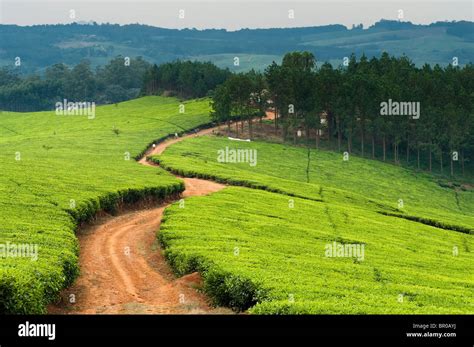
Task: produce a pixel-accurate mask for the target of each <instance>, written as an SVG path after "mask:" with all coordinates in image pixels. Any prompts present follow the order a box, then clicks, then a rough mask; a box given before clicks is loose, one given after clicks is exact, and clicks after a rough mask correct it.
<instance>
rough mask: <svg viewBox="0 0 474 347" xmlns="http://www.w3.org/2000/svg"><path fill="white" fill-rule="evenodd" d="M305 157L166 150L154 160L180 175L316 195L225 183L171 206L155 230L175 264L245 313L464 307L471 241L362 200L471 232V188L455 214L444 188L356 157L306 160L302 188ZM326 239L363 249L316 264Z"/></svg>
mask: <svg viewBox="0 0 474 347" xmlns="http://www.w3.org/2000/svg"><path fill="white" fill-rule="evenodd" d="M225 146H229V147H232V148H236V147H237V146H238V147H252V148H256V149H258V164H257V166H256V167H250V166H249V165H248V164H219V163H217V162H216V156H217V153H216V150H217V149H221V148H225ZM306 156H307V152H306V150H305V149H302V148H294V147H285V146H282V145H276V144H266V143H255V142H254V143H241V142H239V143H237V142H230V141H228V140H227V139H223V138H193V139H190V140H186V141H183V142H181V143H179V144H176V145H174V146H172V147H170V148H169V149H167V151H166V152H165V153H164V154H163V155H161V156H160V160H161V162H162V164H164V165H166V166H168V167H172V168H174V169H181V170H183V171H184V172H185V173H186V174H191V175H193V174H194V175H195V174H197V173H200V174H201V175H202V176H214V177H216V176H217V177H220V178H221V179H222V178H231V179H233V180H236V181H238V180H241V181H242V180H243V181H245V180H249V181H251V182H253V183H254V184H256V185H258V184H260V185H265V186H271V187H272V188H280V189H281V190H284V191H287V192H290V193H294V192H296V193H298V195H302V196H306V197H310V198H315V199H317V198H318V197H319V198H322V200H323V201H322V202H321V201H314V200H308V199H299V198H294V197H291V198H290V197H288V196H285V195H281V194H275V193H270V192H264V191H260V190H250V189H247V188H235V187H232V188H228V189H226V190H224V191H222V192H219V193H216V194H213V195H211V196H208V197H199V198H192V199H189V201H188V202H187V203H186V205H185V208H184V209H181V208H179V207H178V206H177V205H175V206H173V207H171V208H169V209H167V211H166V216H165V222H164V223H163V225H162V228H161V231H160V237H161V240H162V242H163V244H164V245H165V246H166V247H167V257H168V259H169V261H170V262H171V263H172V265H173V266H174V268H175V269H176V270H177V271H178V272H180V273H186V272H189V271H195V270H201V271H202V272H203V273H204V277H205V280H206V283H207V290H208V292H209V294H211V295H212V296H213V297H214V298H215V299H216V300H217V301H218V302H219V303H221V304H227V305H231V306H235V307H239V308H241V309H245V308H248V307H251V306H253V305H254V304H255V303H256V302H257V301H258V302H260V303H259V304H257V305H256V306H254V307H253V308H252V309H251V312H253V313H461V312H462V313H472V312H473V309H472V307H473V306H472V305H473V304H474V301H473V300H472V297H473V294H474V293H473V285H474V278H473V277H472V275H471V276H466V273H469V271H468V269H469V268H470V267H472V264H473V261H474V256H473V253H472V249H473V242H472V236H471V235H468V234H465V233H461V232H457V231H452V230H443V229H440V228H435V227H431V226H427V225H424V224H421V223H418V222H414V221H408V220H405V219H401V218H394V217H388V216H384V215H381V214H379V213H376V212H375V211H377V210H379V209H381V208H383V207H378V206H376V205H374V204H371V203H367V198H373V199H376V200H377V201H379V202H381V203H382V204H386V205H389V206H393V207H397V200H398V198H399V197H403V198H404V200H405V206H406V207H405V208H404V210H407V211H408V212H410V213H411V214H417V213H420V214H423V216H429V217H431V218H437V219H442V220H443V221H445V222H446V221H450V222H451V221H453V222H458V223H462V224H464V225H466V226H468V227H471V228H472V226H473V222H472V218H473V215H472V214H473V211H474V209H473V208H472V206H473V200H472V192H461V193H459V201H460V207H457V205H456V202H455V199H454V197H453V192H452V191H450V190H449V189H446V188H442V187H440V186H438V185H436V184H435V183H434V182H432V181H431V180H430V178H429V176H424V175H418V176H415V175H413V174H412V173H411V172H410V171H407V170H405V169H402V168H399V167H396V166H392V165H387V164H382V163H378V162H374V161H370V160H364V159H360V158H355V157H352V158H351V159H350V160H349V162H344V163H343V162H342V158H341V157H340V155H339V154H334V153H331V152H318V153H317V154H316V156H314V154H313V155H312V156H311V158H312V159H311V164H310V168H311V170H310V182H312V183H310V184H307V183H304V182H305V181H306V165H307V160H306V158H307V157H306ZM282 177H285V178H287V179H286V180H284V179H282ZM313 182H314V183H313ZM321 187H322V190H321ZM336 188H337V189H336ZM321 193H322V194H321ZM346 196H350V197H351V199H349V200H348V199H347V198H346ZM289 199H293V200H294V204H295V205H294V208H289ZM210 225H212V228H210V227H209V226H210ZM333 241H338V242H341V243H363V244H365V259H364V260H363V261H361V262H357V261H354V259H348V258H327V257H325V254H324V247H325V245H326V244H328V243H331V242H333ZM455 246H456V247H457V248H458V250H459V255H458V256H453V247H455ZM235 247H238V249H239V255H237V256H236V255H235V253H234V251H235ZM400 294H403V295H404V300H403V302H402V303H400V302H399V301H398V300H399V295H400ZM290 296H292V297H293V298H294V301H295V302H294V303H290V302H289V300H288V298H289V297H290Z"/></svg>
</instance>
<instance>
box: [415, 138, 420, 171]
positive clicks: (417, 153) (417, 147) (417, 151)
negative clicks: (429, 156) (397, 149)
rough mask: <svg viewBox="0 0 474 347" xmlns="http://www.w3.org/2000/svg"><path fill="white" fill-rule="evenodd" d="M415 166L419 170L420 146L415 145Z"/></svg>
mask: <svg viewBox="0 0 474 347" xmlns="http://www.w3.org/2000/svg"><path fill="white" fill-rule="evenodd" d="M416 165H417V167H418V170H420V144H419V143H417V145H416Z"/></svg>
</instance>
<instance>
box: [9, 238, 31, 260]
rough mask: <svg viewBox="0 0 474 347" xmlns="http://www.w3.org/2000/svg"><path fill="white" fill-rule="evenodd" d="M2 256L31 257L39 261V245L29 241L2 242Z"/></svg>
mask: <svg viewBox="0 0 474 347" xmlns="http://www.w3.org/2000/svg"><path fill="white" fill-rule="evenodd" d="M1 258H30V259H31V260H32V261H37V260H38V245H37V244H29V243H22V244H16V243H11V242H10V241H7V242H6V243H0V259H1Z"/></svg>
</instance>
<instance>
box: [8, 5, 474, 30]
mask: <svg viewBox="0 0 474 347" xmlns="http://www.w3.org/2000/svg"><path fill="white" fill-rule="evenodd" d="M183 11H184V12H183ZM292 11H293V12H292ZM180 15H181V18H180ZM381 19H386V20H401V21H404V22H412V23H413V24H424V25H426V24H431V23H434V22H439V21H441V22H443V21H463V20H465V21H473V20H474V7H473V2H471V1H465V0H460V1H452V2H450V1H429V0H417V1H416V2H409V1H406V0H402V1H396V2H395V1H392V0H383V1H374V0H365V1H363V2H357V3H354V2H349V1H347V0H343V1H336V2H329V1H327V0H312V1H308V0H307V1H298V2H289V1H268V0H258V1H253V2H250V1H248V0H247V1H240V2H236V1H235V0H230V1H220V2H216V1H209V0H208V1H198V0H187V1H181V2H171V1H168V0H159V1H151V0H140V1H139V2H131V1H114V0H101V1H99V2H93V1H91V0H82V1H77V0H40V1H27V0H0V24H16V25H20V26H31V25H44V24H69V23H73V22H96V23H98V24H105V23H110V24H119V25H127V24H143V25H150V26H154V27H161V28H169V29H185V28H189V29H192V28H195V29H198V30H204V29H226V30H228V31H235V30H240V29H267V28H296V27H313V26H324V25H331V24H341V25H344V26H346V27H348V28H351V27H352V25H358V24H363V25H364V28H367V27H369V26H371V25H373V24H374V23H376V22H378V21H380V20H381Z"/></svg>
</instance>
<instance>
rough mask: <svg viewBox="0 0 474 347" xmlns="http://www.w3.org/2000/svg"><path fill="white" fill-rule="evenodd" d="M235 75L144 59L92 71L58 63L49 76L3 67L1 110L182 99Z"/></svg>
mask: <svg viewBox="0 0 474 347" xmlns="http://www.w3.org/2000/svg"><path fill="white" fill-rule="evenodd" d="M230 75H231V72H230V71H228V70H224V69H220V68H218V67H216V66H215V65H213V64H212V63H209V62H207V63H204V62H190V61H179V60H178V61H175V62H172V63H165V64H162V65H160V66H157V65H156V64H153V65H151V64H150V63H148V62H146V61H145V60H143V59H142V58H141V57H138V58H136V59H133V58H132V59H129V60H128V59H126V58H125V57H121V56H119V57H116V58H115V59H113V60H111V61H110V62H109V63H108V64H107V65H105V66H104V67H98V68H96V69H93V68H92V67H91V64H90V63H89V62H88V61H87V60H84V61H82V62H81V63H79V64H77V65H76V66H74V67H72V68H70V67H68V66H67V65H65V64H55V65H53V66H51V67H49V68H47V69H46V71H45V73H44V75H42V76H41V75H36V74H34V75H29V76H22V75H19V74H18V73H17V70H15V69H11V68H3V69H0V110H6V111H16V112H27V111H42V110H52V109H54V105H55V104H56V102H62V101H63V99H67V100H68V101H73V102H85V101H87V102H95V103H96V104H98V105H100V104H110V103H117V102H120V101H125V100H130V99H133V98H136V97H138V96H139V95H162V94H165V95H168V96H178V97H180V98H183V99H187V98H199V97H203V96H206V95H208V93H209V91H211V90H213V89H214V88H215V87H216V86H217V85H218V84H221V83H223V82H224V81H225V80H226V79H227V78H228V77H229V76H230Z"/></svg>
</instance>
